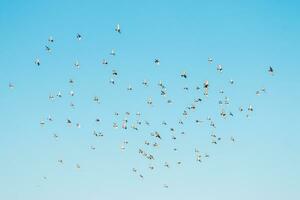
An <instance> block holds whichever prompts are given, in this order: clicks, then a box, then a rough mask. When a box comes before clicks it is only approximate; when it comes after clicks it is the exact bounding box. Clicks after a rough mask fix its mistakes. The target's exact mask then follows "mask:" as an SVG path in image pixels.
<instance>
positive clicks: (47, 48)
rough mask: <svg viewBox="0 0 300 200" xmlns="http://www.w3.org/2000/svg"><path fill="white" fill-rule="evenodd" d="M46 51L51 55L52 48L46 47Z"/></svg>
mask: <svg viewBox="0 0 300 200" xmlns="http://www.w3.org/2000/svg"><path fill="white" fill-rule="evenodd" d="M45 49H46V51H47V52H49V53H50V52H51V48H50V47H49V46H47V45H45Z"/></svg>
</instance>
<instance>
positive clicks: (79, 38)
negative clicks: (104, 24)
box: [76, 33, 82, 41]
mask: <svg viewBox="0 0 300 200" xmlns="http://www.w3.org/2000/svg"><path fill="white" fill-rule="evenodd" d="M76 38H77V40H79V41H80V40H81V39H82V36H81V35H80V34H79V33H77V35H76Z"/></svg>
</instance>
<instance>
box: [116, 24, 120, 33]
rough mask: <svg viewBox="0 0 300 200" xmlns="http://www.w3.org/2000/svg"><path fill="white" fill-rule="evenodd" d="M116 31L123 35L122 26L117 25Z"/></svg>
mask: <svg viewBox="0 0 300 200" xmlns="http://www.w3.org/2000/svg"><path fill="white" fill-rule="evenodd" d="M115 31H116V32H118V33H121V28H120V24H117V26H116V28H115Z"/></svg>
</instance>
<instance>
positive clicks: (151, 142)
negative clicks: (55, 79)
mask: <svg viewBox="0 0 300 200" xmlns="http://www.w3.org/2000/svg"><path fill="white" fill-rule="evenodd" d="M115 32H116V34H121V33H122V31H121V27H120V25H119V24H118V25H116V27H115ZM75 40H78V41H81V40H83V36H82V35H81V34H79V33H78V34H77V35H76V37H75ZM48 43H49V44H47V45H45V51H47V52H51V51H52V44H53V43H55V40H54V38H53V37H52V36H50V37H49V38H48ZM109 55H110V56H112V57H114V56H117V55H116V52H115V50H114V49H112V50H111V52H110V53H109ZM152 62H153V64H154V65H157V66H159V65H160V59H159V58H155V59H153V61H152ZM207 62H208V63H209V64H210V65H211V66H213V63H214V59H213V58H211V57H209V58H208V60H207ZM34 63H35V65H36V66H37V67H41V66H42V65H43V62H42V61H41V60H40V59H39V58H36V60H35V62H34ZM101 63H102V64H103V65H109V61H108V60H107V59H103V60H102V62H101ZM74 67H75V68H76V69H80V63H79V61H76V62H75V63H74ZM223 70H224V69H223V66H222V65H220V64H218V65H216V73H222V72H223ZM266 72H268V73H269V74H270V75H274V69H273V67H268V69H267V70H266ZM118 76H119V74H118V71H117V70H112V73H111V78H110V79H109V83H110V84H112V85H115V79H116V78H117V77H118ZM178 76H179V78H182V79H188V78H189V76H188V73H187V72H186V71H183V72H181V73H180V74H179V75H178ZM68 82H69V84H71V85H73V84H75V80H74V79H72V78H69V79H68ZM210 84H211V83H210V82H209V81H208V80H205V81H204V82H203V85H202V86H197V87H196V88H195V89H196V90H197V92H198V93H197V94H198V95H197V97H195V99H194V101H193V102H191V103H189V106H187V107H185V108H183V110H182V114H181V116H176V117H174V118H177V117H178V118H179V119H180V120H179V121H178V123H179V124H180V125H184V123H185V122H186V121H187V120H188V118H187V116H188V115H189V113H190V112H192V111H194V110H196V109H197V107H198V106H199V104H200V103H201V102H202V101H203V100H204V99H205V98H207V97H208V95H209V93H211V92H215V91H211V89H210ZM228 84H230V85H233V84H235V82H234V80H232V79H231V80H229V83H228ZM141 85H142V86H143V87H149V85H150V81H149V80H146V79H145V80H143V81H141ZM14 87H15V86H14V84H13V83H9V88H11V89H13V88H14ZM158 88H159V93H160V95H161V96H163V97H165V96H167V94H168V90H167V86H166V85H165V84H164V83H163V81H159V83H158ZM183 89H184V90H186V91H188V90H189V89H190V88H189V87H184V88H183ZM127 90H128V91H132V90H133V87H132V86H131V85H129V86H128V87H127ZM199 92H200V93H199ZM217 92H218V93H219V94H221V95H223V99H220V100H219V101H218V102H216V103H217V104H219V105H222V107H221V110H220V112H219V114H218V116H219V117H221V118H226V117H233V116H234V112H227V111H226V109H224V108H226V105H228V104H229V103H230V101H229V98H228V97H227V96H226V95H225V92H224V91H223V90H222V89H220V90H219V91H217ZM265 92H266V89H265V88H260V89H259V90H257V91H256V93H255V94H256V95H261V94H263V93H265ZM199 94H202V95H201V96H199ZM69 95H70V96H74V95H75V92H74V91H73V90H71V91H70V92H69ZM63 97H64V96H63V94H62V93H61V92H58V93H57V94H50V95H49V97H48V98H49V100H50V101H53V102H55V100H56V99H60V98H63ZM91 101H92V102H91V103H96V104H100V103H101V101H100V97H99V96H94V97H92V99H91ZM166 103H167V104H172V103H173V100H172V99H167V101H166ZM152 105H153V100H152V98H151V97H147V98H146V99H145V106H150V107H151V106H152ZM70 106H71V107H72V108H74V107H75V105H74V103H70ZM107 106H108V107H109V106H110V105H107ZM236 111H237V112H241V113H242V112H245V113H246V114H245V115H246V117H249V115H250V114H251V113H252V112H253V111H254V108H253V106H252V105H248V106H247V107H245V108H244V107H243V106H239V107H237V108H236ZM162 112H163V111H162ZM112 114H113V115H114V116H115V117H116V119H117V120H116V121H114V122H112V129H121V130H125V131H126V130H128V129H132V130H135V131H140V130H141V129H142V127H143V126H148V127H151V125H152V124H151V123H150V121H148V120H146V119H142V116H143V115H142V113H141V112H137V113H134V114H132V113H131V112H126V113H124V114H122V113H119V112H116V111H113V112H112ZM119 115H123V116H125V117H124V118H123V119H121V120H120V119H119V118H117V117H118V116H119ZM132 115H136V119H133V120H129V118H130V116H132ZM94 120H95V121H96V123H100V122H102V119H100V118H96V119H94ZM167 121H168V120H167V119H166V120H163V121H162V122H161V126H163V127H167V129H169V131H170V133H171V137H170V138H171V140H174V141H175V140H177V138H178V136H177V131H175V128H174V127H173V126H169V124H168V123H167ZM48 122H53V117H52V116H50V115H49V117H48V118H47V119H43V120H41V121H40V125H41V126H42V127H44V126H45V125H46V124H47V123H48ZM204 122H207V123H208V126H209V127H210V129H211V131H210V132H209V140H210V141H209V142H210V143H211V144H212V145H216V144H218V143H219V142H220V141H221V140H222V139H223V138H221V137H219V136H218V135H217V134H216V133H215V132H216V131H215V130H216V122H215V121H214V119H213V118H212V117H210V116H208V117H207V118H206V120H199V119H196V120H195V121H194V123H196V124H201V123H204ZM65 124H66V126H72V125H74V126H75V127H77V128H80V127H81V124H80V123H79V122H76V123H74V122H73V120H72V119H66V121H65ZM151 128H152V129H153V130H155V131H152V132H150V133H149V134H146V135H145V137H146V138H145V141H144V142H143V144H140V146H139V147H137V149H136V150H137V151H136V153H137V155H140V156H141V157H142V158H144V159H145V160H146V161H147V162H150V163H151V164H150V165H149V167H148V168H149V170H155V169H156V167H155V165H154V163H155V162H158V160H159V159H158V158H157V157H158V155H155V154H154V153H153V151H154V149H159V148H160V146H161V141H162V140H166V139H167V138H166V137H167V136H166V135H165V134H162V131H159V130H158V127H151ZM91 133H92V135H93V136H94V137H96V138H101V137H103V136H104V133H103V132H102V131H98V130H91ZM179 134H180V135H185V131H181V132H180V133H179ZM53 137H54V138H55V139H58V138H59V135H58V134H53ZM225 140H226V139H225ZM228 140H229V141H231V142H232V143H234V142H236V139H235V138H234V136H228ZM128 144H129V141H127V140H124V141H123V142H122V144H121V145H120V147H119V148H120V150H121V151H125V149H126V147H127V145H128ZM89 148H90V149H91V150H95V149H96V147H95V146H93V145H91V146H90V147H89ZM155 151H156V150H155ZM172 151H174V152H176V151H178V148H176V147H174V148H172ZM194 156H195V161H196V162H202V160H203V159H206V158H209V157H210V155H209V154H207V153H205V154H204V153H203V152H202V151H200V150H199V149H198V148H195V149H194ZM57 162H58V163H59V164H60V165H63V164H64V160H62V159H61V158H58V159H57ZM74 165H75V167H76V168H77V169H80V168H81V165H80V164H79V163H76V164H74ZM175 165H182V161H180V160H178V161H176V162H175ZM156 166H159V164H158V165H156ZM160 166H161V167H165V168H170V166H171V164H170V163H169V162H168V161H164V162H163V163H161V164H160ZM131 171H132V172H131V173H133V174H136V176H137V177H139V178H140V179H144V178H145V177H144V174H143V173H142V171H141V170H139V169H137V168H136V167H135V166H132V169H131ZM44 179H47V177H44ZM162 187H164V188H168V187H169V185H168V184H163V186H162Z"/></svg>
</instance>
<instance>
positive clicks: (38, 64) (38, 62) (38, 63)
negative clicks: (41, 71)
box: [34, 58, 41, 66]
mask: <svg viewBox="0 0 300 200" xmlns="http://www.w3.org/2000/svg"><path fill="white" fill-rule="evenodd" d="M34 63H35V64H36V65H37V66H40V65H41V62H40V60H39V59H38V58H37V59H35V61H34Z"/></svg>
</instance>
